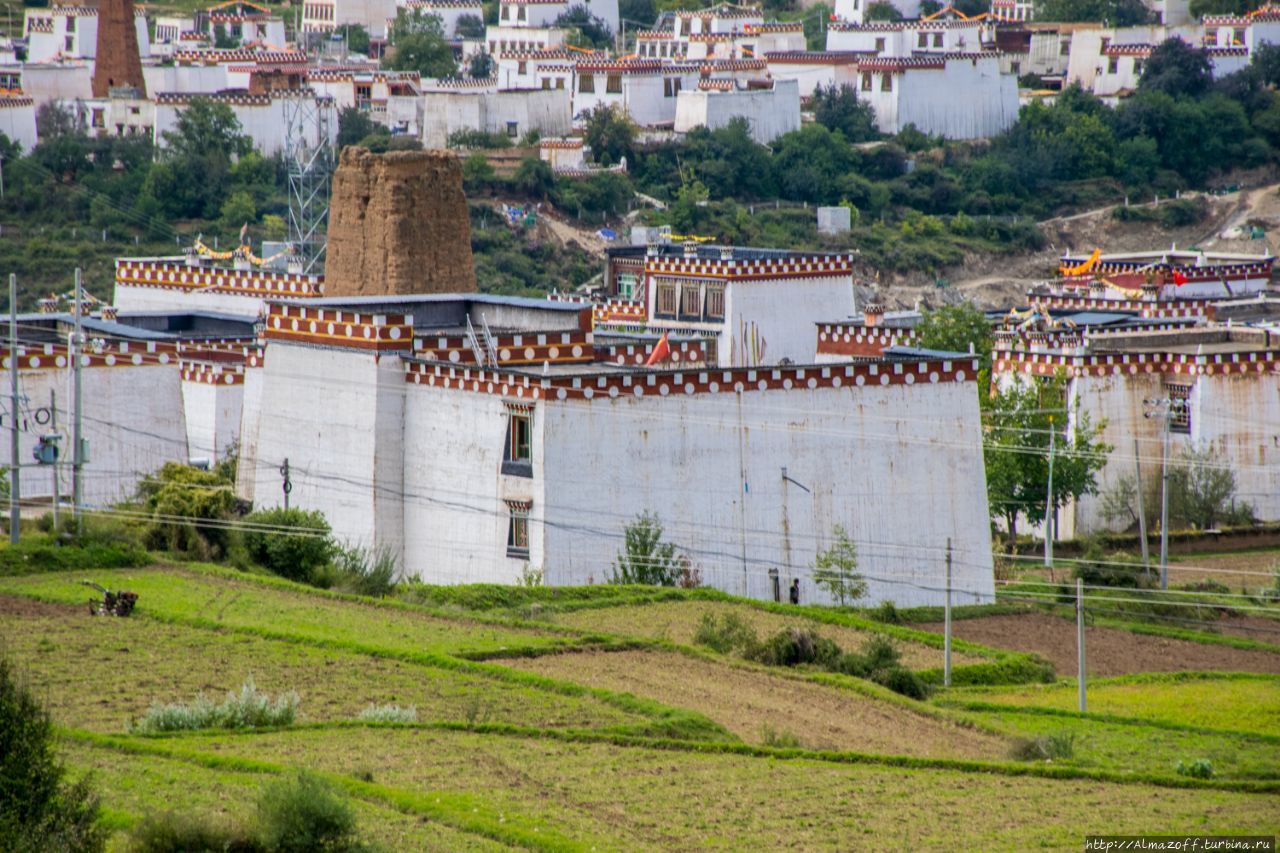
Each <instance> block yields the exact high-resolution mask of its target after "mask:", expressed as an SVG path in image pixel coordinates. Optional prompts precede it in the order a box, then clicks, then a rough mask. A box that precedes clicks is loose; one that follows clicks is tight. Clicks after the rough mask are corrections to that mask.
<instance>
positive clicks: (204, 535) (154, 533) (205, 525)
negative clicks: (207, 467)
mask: <svg viewBox="0 0 1280 853" xmlns="http://www.w3.org/2000/svg"><path fill="white" fill-rule="evenodd" d="M138 496H139V497H140V498H141V499H142V502H143V506H144V507H145V508H146V510H147V512H149V513H150V514H151V517H152V522H151V525H150V527H149V528H148V529H147V536H146V544H147V546H148V547H150V548H155V549H159V550H169V551H177V552H180V553H184V554H194V555H196V556H198V557H201V558H204V559H218V558H221V557H222V556H224V555H225V554H226V553H227V548H228V546H229V545H230V542H231V540H232V538H233V531H232V530H231V528H230V526H229V525H228V523H227V522H228V520H229V519H231V518H232V517H233V516H234V515H236V514H237V513H238V512H239V511H240V502H239V501H238V500H237V499H236V496H235V493H234V490H233V489H232V484H231V483H228V482H226V481H225V480H224V479H223V478H222V477H220V476H219V475H218V474H216V473H213V472H210V471H200V470H198V469H196V468H192V467H190V466H188V465H183V464H182V463H180V462H166V463H165V464H164V466H163V467H161V468H160V470H159V471H157V472H156V473H155V474H150V475H148V476H147V477H145V478H143V480H142V483H141V485H139V487H138Z"/></svg>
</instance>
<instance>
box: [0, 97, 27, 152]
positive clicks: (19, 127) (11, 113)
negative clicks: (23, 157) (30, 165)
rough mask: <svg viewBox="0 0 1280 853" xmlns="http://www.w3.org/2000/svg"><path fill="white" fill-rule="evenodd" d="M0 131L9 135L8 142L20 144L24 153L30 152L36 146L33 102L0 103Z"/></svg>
mask: <svg viewBox="0 0 1280 853" xmlns="http://www.w3.org/2000/svg"><path fill="white" fill-rule="evenodd" d="M0 133H3V134H4V135H5V136H7V137H9V141H10V142H17V143H18V144H19V145H21V146H22V151H23V153H24V154H25V153H30V152H31V149H32V148H35V147H36V106H35V103H34V102H33V103H29V104H16V105H13V106H7V105H4V104H2V103H0Z"/></svg>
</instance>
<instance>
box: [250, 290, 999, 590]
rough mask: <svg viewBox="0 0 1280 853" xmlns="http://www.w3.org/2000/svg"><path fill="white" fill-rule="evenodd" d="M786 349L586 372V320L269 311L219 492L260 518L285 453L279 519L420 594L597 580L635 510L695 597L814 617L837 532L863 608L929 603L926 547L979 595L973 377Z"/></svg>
mask: <svg viewBox="0 0 1280 853" xmlns="http://www.w3.org/2000/svg"><path fill="white" fill-rule="evenodd" d="M761 286H767V285H761ZM777 289H778V290H786V288H785V287H777ZM468 321H469V322H470V323H471V325H472V326H479V327H482V328H483V327H488V328H490V329H491V330H492V334H493V336H494V338H495V347H494V349H493V351H492V353H491V356H492V358H493V360H494V361H493V362H488V356H486V363H485V364H480V363H477V361H476V357H475V354H474V350H473V349H472V347H471V346H470V345H469V344H468V342H467V333H466V329H467V324H468ZM809 333H810V341H809V351H808V358H807V359H806V361H808V362H810V363H809V364H806V365H785V366H784V365H777V366H774V367H768V368H765V367H761V368H748V367H740V368H707V367H705V366H699V365H698V364H697V363H696V359H697V356H696V355H693V358H694V363H689V362H688V361H686V360H684V359H682V360H681V361H680V362H674V361H665V362H663V363H662V364H661V365H660V366H659V367H656V368H653V369H646V368H644V367H631V366H623V365H618V364H616V363H613V362H612V361H611V360H609V359H605V360H601V359H599V358H598V357H597V355H596V351H597V348H598V347H601V346H605V345H604V344H602V343H601V342H600V341H598V340H597V339H596V338H595V335H594V333H593V332H592V331H591V309H590V307H589V306H580V305H571V304H570V305H566V304H561V303H555V302H545V301H540V302H534V301H531V300H517V299H509V298H507V299H504V298H500V297H486V296H456V297H451V296H436V297H431V296H424V297H408V298H399V299H383V298H370V299H356V300H323V301H322V302H319V303H310V304H308V305H306V306H302V305H287V304H279V305H276V304H273V305H271V306H270V308H269V314H268V317H267V323H266V329H265V337H266V357H265V360H264V362H263V363H262V366H260V367H257V368H251V369H250V371H249V372H250V374H251V375H250V377H249V378H248V380H247V384H246V395H245V404H244V428H243V429H242V435H244V436H250V435H252V436H253V438H252V439H249V438H246V439H245V441H244V445H243V449H242V455H241V457H240V471H241V474H242V480H241V494H242V495H244V496H246V497H251V498H252V499H253V500H254V501H255V503H256V504H257V505H259V506H270V505H273V504H275V503H278V502H279V501H280V498H281V494H280V477H279V474H278V472H277V470H276V469H277V468H278V466H279V465H280V464H281V463H282V461H283V459H284V458H285V457H288V459H289V466H290V473H291V480H292V483H293V491H292V494H291V497H290V501H291V505H293V506H298V507H301V508H304V509H315V510H320V511H322V512H323V513H324V514H325V516H326V517H327V518H328V519H329V521H330V522H331V523H332V524H333V525H334V532H335V534H336V535H337V536H338V537H339V538H342V539H346V540H349V541H352V542H362V543H364V544H366V545H371V546H383V547H387V548H390V549H391V550H392V552H393V553H395V554H397V555H398V556H400V558H401V560H402V565H403V567H404V569H405V570H406V571H407V573H408V574H409V575H410V576H411V577H416V578H420V579H422V580H424V581H426V582H429V583H474V582H482V581H487V582H497V583H513V582H515V581H516V580H517V579H518V578H519V576H520V573H521V571H522V569H523V568H524V567H532V568H534V569H537V570H541V571H542V572H543V577H544V578H545V580H546V582H547V583H549V584H555V585H567V584H586V583H601V582H604V581H606V580H607V578H608V575H609V571H610V569H609V564H610V562H611V560H612V559H613V557H614V555H616V554H617V553H618V551H619V550H620V549H621V546H622V542H623V534H624V530H625V528H626V526H627V525H628V524H630V523H631V522H632V521H634V519H635V518H636V517H637V516H638V515H639V514H640V513H642V512H655V513H657V514H658V515H659V517H660V518H661V519H662V521H663V523H664V525H665V527H666V533H665V536H666V538H667V539H668V540H669V541H671V542H673V543H674V544H676V546H677V547H678V548H679V549H680V551H681V553H682V554H684V555H685V556H686V557H687V558H688V559H689V561H690V563H691V565H692V566H693V567H694V568H696V569H697V570H698V571H699V572H700V574H701V577H702V579H703V582H704V583H707V584H708V585H710V586H713V587H717V588H720V589H725V590H728V591H731V592H735V593H739V594H744V595H749V596H752V597H756V598H763V599H775V598H780V597H781V594H782V591H783V588H784V587H786V586H789V585H790V580H791V579H792V578H798V579H800V582H801V595H802V600H804V601H824V600H826V598H825V595H824V593H822V592H820V591H819V590H818V589H817V588H816V586H815V584H814V583H813V580H812V574H811V572H812V570H811V568H810V567H811V566H812V565H813V562H814V559H815V555H816V553H817V552H818V550H820V549H822V548H825V547H827V546H828V545H829V544H831V541H832V531H833V529H834V527H835V526H837V525H839V526H842V527H844V528H845V529H846V530H847V531H848V533H849V535H850V536H851V537H852V538H853V539H854V540H855V542H856V543H857V546H858V556H859V569H860V571H862V572H864V573H865V574H866V576H867V577H868V579H869V580H870V584H871V590H870V598H871V600H872V601H879V600H888V599H892V600H894V601H896V602H898V603H899V604H925V603H930V604H937V603H938V602H939V601H941V598H940V593H939V592H938V589H939V588H940V581H939V579H940V578H942V577H944V574H945V560H946V542H947V538H948V537H951V542H952V547H953V565H954V566H955V567H956V569H957V572H956V576H955V584H956V587H957V588H958V589H959V590H961V591H962V592H961V593H960V600H963V601H966V602H974V601H991V600H992V598H993V579H992V567H991V548H990V541H989V534H988V519H987V514H986V488H985V475H984V470H983V464H982V451H981V433H980V428H979V417H978V400H977V393H976V391H975V388H974V385H973V380H974V378H975V376H976V373H977V369H976V367H977V366H976V363H974V362H973V361H971V360H970V359H969V358H968V357H960V356H956V357H954V358H952V357H943V356H936V355H934V356H930V355H926V354H916V353H910V352H903V353H899V354H893V355H889V356H886V357H884V358H882V359H877V360H863V361H861V362H857V363H854V362H850V363H846V364H827V365H813V364H812V363H811V362H812V359H813V348H814V343H813V340H814V339H813V327H812V326H810V330H809ZM649 346H650V347H651V346H652V342H650V344H649ZM605 348H606V349H607V347H605ZM638 356H639V357H640V358H642V359H643V358H645V356H646V353H645V352H641V353H639V354H638ZM494 362H496V366H494ZM686 365H687V366H686ZM255 387H257V389H258V390H257V391H254V390H253V389H254V388H255ZM317 400H324V401H326V405H325V406H324V409H323V412H321V411H319V410H318V409H317V407H316V401H317ZM313 427H314V428H313ZM784 475H785V476H784ZM797 484H799V485H797ZM886 484H887V485H886ZM801 486H803V488H801Z"/></svg>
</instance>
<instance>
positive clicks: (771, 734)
mask: <svg viewBox="0 0 1280 853" xmlns="http://www.w3.org/2000/svg"><path fill="white" fill-rule="evenodd" d="M760 739H761V740H762V741H764V745H765V746H772V747H773V748H775V749H803V748H804V745H803V744H801V743H800V738H798V737H796V736H795V734H793V733H792V732H789V731H787V730H786V729H782V730H781V731H779V730H775V729H774V727H773V726H771V725H768V724H767V723H766V724H765V725H764V726H763V727H762V728H761V729H760Z"/></svg>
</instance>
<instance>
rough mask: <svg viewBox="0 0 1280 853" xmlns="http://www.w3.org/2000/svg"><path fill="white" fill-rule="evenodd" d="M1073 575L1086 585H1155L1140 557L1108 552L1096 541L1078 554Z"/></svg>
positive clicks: (1138, 586) (1132, 586)
mask: <svg viewBox="0 0 1280 853" xmlns="http://www.w3.org/2000/svg"><path fill="white" fill-rule="evenodd" d="M1073 576H1074V577H1076V578H1079V579H1080V580H1082V581H1084V582H1085V585H1087V586H1116V587H1129V588H1134V587H1137V588H1149V587H1152V586H1154V585H1155V579H1154V578H1153V577H1152V575H1151V574H1150V573H1149V572H1148V571H1147V569H1146V567H1145V566H1143V565H1142V560H1141V559H1140V558H1138V557H1135V556H1134V555H1132V554H1127V553H1124V552H1122V551H1121V552H1115V553H1111V554H1108V553H1106V552H1105V551H1104V550H1103V548H1102V546H1101V545H1100V544H1099V543H1097V542H1090V543H1089V545H1088V547H1086V548H1085V550H1084V553H1082V554H1081V555H1080V559H1079V561H1078V562H1077V563H1076V568H1075V572H1074V573H1073ZM1072 597H1073V598H1074V593H1073V594H1072Z"/></svg>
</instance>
